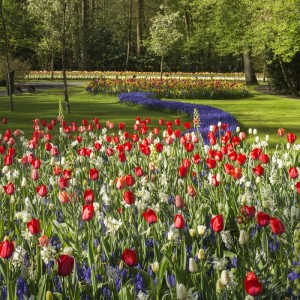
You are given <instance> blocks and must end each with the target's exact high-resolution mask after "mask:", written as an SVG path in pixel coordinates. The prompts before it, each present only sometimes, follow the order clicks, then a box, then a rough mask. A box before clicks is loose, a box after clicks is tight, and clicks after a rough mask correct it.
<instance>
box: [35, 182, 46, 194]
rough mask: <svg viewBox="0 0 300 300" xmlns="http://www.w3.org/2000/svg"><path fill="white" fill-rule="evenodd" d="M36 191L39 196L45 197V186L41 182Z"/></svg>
mask: <svg viewBox="0 0 300 300" xmlns="http://www.w3.org/2000/svg"><path fill="white" fill-rule="evenodd" d="M36 192H37V193H38V195H39V196H41V197H46V195H47V187H46V186H45V185H44V184H42V185H40V186H38V187H37V188H36Z"/></svg>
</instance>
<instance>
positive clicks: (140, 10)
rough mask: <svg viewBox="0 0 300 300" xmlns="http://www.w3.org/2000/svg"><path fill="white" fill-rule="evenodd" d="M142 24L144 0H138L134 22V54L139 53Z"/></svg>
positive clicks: (138, 54)
mask: <svg viewBox="0 0 300 300" xmlns="http://www.w3.org/2000/svg"><path fill="white" fill-rule="evenodd" d="M143 24H144V0H138V17H137V23H136V55H137V57H139V56H140V55H141V43H142V37H143Z"/></svg>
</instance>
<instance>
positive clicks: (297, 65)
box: [267, 52, 300, 94]
mask: <svg viewBox="0 0 300 300" xmlns="http://www.w3.org/2000/svg"><path fill="white" fill-rule="evenodd" d="M285 65H286V67H287V70H288V74H289V78H290V80H291V82H292V84H293V86H294V87H295V89H296V91H298V92H300V78H299V73H300V52H298V53H297V54H296V55H294V57H293V59H292V60H291V61H290V62H288V63H285ZM267 71H268V77H269V83H270V85H271V86H272V87H273V89H275V90H277V91H279V92H281V93H283V94H289V93H290V91H289V88H288V86H287V84H286V82H285V79H284V76H283V74H282V70H281V67H280V64H279V61H278V59H276V58H275V59H274V55H273V54H269V60H268V64H267Z"/></svg>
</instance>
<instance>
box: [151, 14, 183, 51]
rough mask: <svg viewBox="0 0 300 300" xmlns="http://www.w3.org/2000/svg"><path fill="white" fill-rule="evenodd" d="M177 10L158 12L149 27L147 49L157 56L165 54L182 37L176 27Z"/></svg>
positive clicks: (177, 19)
mask: <svg viewBox="0 0 300 300" xmlns="http://www.w3.org/2000/svg"><path fill="white" fill-rule="evenodd" d="M178 21H179V12H175V13H168V12H167V10H165V11H164V12H163V13H158V14H157V15H156V16H155V17H154V18H153V22H152V25H151V28H150V37H149V41H148V45H149V50H150V51H152V52H154V53H155V54H156V55H157V56H160V57H164V56H166V55H167V54H168V53H169V51H170V50H171V49H172V47H173V46H174V45H175V44H176V43H177V42H178V41H179V40H180V39H181V38H182V33H181V32H180V31H179V28H178Z"/></svg>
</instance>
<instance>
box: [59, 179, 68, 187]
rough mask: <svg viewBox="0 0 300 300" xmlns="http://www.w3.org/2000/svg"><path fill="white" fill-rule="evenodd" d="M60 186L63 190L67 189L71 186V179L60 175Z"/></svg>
mask: <svg viewBox="0 0 300 300" xmlns="http://www.w3.org/2000/svg"><path fill="white" fill-rule="evenodd" d="M58 186H59V189H61V190H64V189H66V188H67V187H68V186H69V180H68V179H66V178H64V177H60V178H59V180H58Z"/></svg>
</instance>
